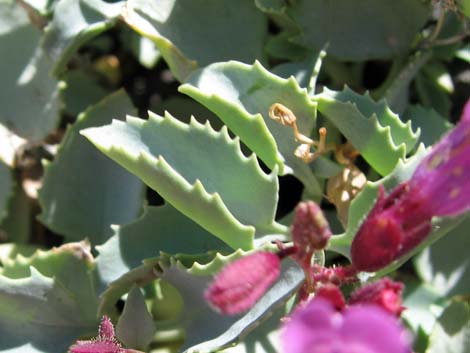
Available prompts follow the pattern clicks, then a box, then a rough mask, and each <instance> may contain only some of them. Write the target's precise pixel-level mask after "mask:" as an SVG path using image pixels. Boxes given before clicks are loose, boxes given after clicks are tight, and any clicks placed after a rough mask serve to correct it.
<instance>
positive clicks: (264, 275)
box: [204, 252, 281, 315]
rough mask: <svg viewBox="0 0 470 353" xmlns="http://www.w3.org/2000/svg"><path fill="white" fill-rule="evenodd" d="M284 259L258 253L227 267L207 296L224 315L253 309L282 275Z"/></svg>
mask: <svg viewBox="0 0 470 353" xmlns="http://www.w3.org/2000/svg"><path fill="white" fill-rule="evenodd" d="M280 269H281V261H280V259H279V256H277V255H276V254H273V253H270V252H256V253H254V254H251V255H248V256H245V257H243V258H241V259H238V260H236V261H234V262H232V263H231V264H228V265H227V266H225V267H224V268H223V269H222V271H221V272H219V273H218V274H217V276H216V277H215V279H214V281H213V282H212V283H211V284H210V286H209V288H207V290H206V292H205V294H204V297H205V298H206V300H207V301H208V302H209V303H210V304H211V305H212V306H214V307H215V308H216V309H218V310H219V311H220V312H222V313H224V314H229V315H234V314H238V313H241V312H243V311H245V310H247V309H249V308H251V307H252V306H253V305H254V304H255V303H256V301H257V300H258V299H259V298H261V296H263V294H264V293H265V292H266V290H267V289H268V288H269V287H270V286H271V285H272V284H273V282H274V281H275V280H276V279H277V278H278V277H279V273H280Z"/></svg>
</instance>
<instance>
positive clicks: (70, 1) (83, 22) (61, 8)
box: [42, 0, 124, 76]
mask: <svg viewBox="0 0 470 353" xmlns="http://www.w3.org/2000/svg"><path fill="white" fill-rule="evenodd" d="M123 6H124V1H120V2H115V3H109V2H106V1H102V0H79V1H77V0H59V1H58V2H57V5H56V6H55V8H54V17H53V19H52V21H51V22H50V23H49V25H48V26H47V27H46V29H45V35H44V39H43V41H42V46H43V48H44V50H45V51H47V53H48V54H49V55H50V56H51V57H52V59H53V60H54V68H53V74H54V75H55V76H59V75H60V74H62V73H63V71H64V70H65V68H66V65H67V63H68V62H69V60H70V58H71V57H72V55H74V54H75V52H76V51H77V50H78V49H79V48H80V46H82V45H83V44H84V43H86V42H87V41H89V40H90V39H92V38H94V37H96V36H97V35H99V34H100V33H103V32H104V31H106V30H108V29H109V28H111V27H113V26H114V25H115V24H116V22H117V20H118V17H119V15H120V14H121V9H122V7H123Z"/></svg>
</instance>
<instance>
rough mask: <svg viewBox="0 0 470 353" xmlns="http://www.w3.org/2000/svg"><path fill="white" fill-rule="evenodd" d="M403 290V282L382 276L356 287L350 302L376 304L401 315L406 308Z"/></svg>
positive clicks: (352, 303)
mask: <svg viewBox="0 0 470 353" xmlns="http://www.w3.org/2000/svg"><path fill="white" fill-rule="evenodd" d="M402 292H403V284H402V283H400V282H394V281H392V280H391V279H389V278H382V279H380V280H378V281H375V282H372V283H368V284H366V285H364V286H362V287H361V288H358V289H356V290H355V291H354V292H353V293H352V294H351V297H350V298H349V304H350V305H354V304H367V305H369V304H375V305H377V306H379V307H381V308H382V309H384V310H385V311H387V312H389V313H390V314H392V315H396V316H400V314H401V312H402V311H403V310H404V309H405V308H404V307H403V305H402Z"/></svg>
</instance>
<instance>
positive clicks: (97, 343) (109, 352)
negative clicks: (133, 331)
mask: <svg viewBox="0 0 470 353" xmlns="http://www.w3.org/2000/svg"><path fill="white" fill-rule="evenodd" d="M98 332H99V335H98V337H97V338H95V339H93V340H90V341H77V342H76V343H75V344H74V345H73V346H72V347H70V350H69V351H70V353H124V352H125V350H124V349H122V348H121V344H120V343H119V342H118V341H117V340H116V337H115V335H114V326H113V324H112V323H111V320H110V319H109V318H108V317H107V316H103V319H102V320H101V324H100V328H99V331H98Z"/></svg>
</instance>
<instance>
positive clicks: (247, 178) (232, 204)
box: [82, 113, 286, 249]
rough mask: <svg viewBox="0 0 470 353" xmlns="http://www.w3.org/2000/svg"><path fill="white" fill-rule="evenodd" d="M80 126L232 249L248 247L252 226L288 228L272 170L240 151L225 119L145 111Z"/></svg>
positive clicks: (266, 229)
mask: <svg viewBox="0 0 470 353" xmlns="http://www.w3.org/2000/svg"><path fill="white" fill-rule="evenodd" d="M82 134H83V135H84V136H86V137H87V138H88V139H89V140H90V141H91V142H92V143H94V144H95V146H96V147H98V148H99V149H100V150H101V151H102V152H103V153H104V154H106V155H107V156H109V157H111V158H112V159H114V160H115V161H117V162H118V163H120V164H121V165H122V166H124V167H125V168H127V169H128V170H129V171H131V172H132V173H134V174H136V175H137V176H139V177H140V178H141V179H142V180H143V181H144V182H145V183H146V184H147V185H149V186H150V187H152V188H153V189H155V190H156V191H157V192H158V193H159V194H160V195H161V196H162V197H163V198H164V199H165V200H167V201H168V202H169V203H171V204H172V205H173V206H174V207H175V208H176V209H178V210H179V211H181V212H182V213H183V214H185V215H187V216H188V217H190V218H191V219H192V220H194V221H195V222H196V223H198V224H199V225H201V226H202V227H204V228H205V229H207V230H208V231H210V232H211V233H213V234H214V235H216V236H217V237H219V238H220V239H222V240H223V241H224V242H225V243H227V244H228V245H230V246H231V247H232V248H234V249H236V248H242V249H251V248H252V247H253V236H254V235H255V232H256V235H257V236H261V235H266V234H273V233H274V234H275V233H285V232H286V229H285V227H284V226H281V225H279V224H278V223H276V222H275V221H274V214H275V210H276V203H277V191H278V183H277V176H276V173H275V171H274V172H273V173H271V174H270V175H266V174H265V173H264V172H263V171H262V170H261V168H260V167H259V165H258V162H257V161H256V157H255V156H254V155H251V156H250V157H249V158H247V157H245V156H243V155H242V153H241V151H240V146H239V142H238V141H237V140H236V139H235V140H232V139H231V138H230V136H229V135H228V132H227V129H226V128H225V127H224V128H223V129H222V130H221V131H219V132H217V131H215V130H213V129H212V127H211V126H210V125H209V124H206V125H202V124H200V123H198V122H197V121H196V120H195V119H192V120H191V121H190V123H189V124H184V123H182V122H180V121H178V120H176V119H175V118H173V117H172V116H171V115H169V114H168V113H167V114H165V117H164V118H163V117H160V116H158V115H155V114H153V113H150V118H149V120H147V121H144V120H141V119H137V118H133V117H128V118H127V122H126V123H123V122H121V121H116V120H115V121H113V123H112V124H111V125H107V126H103V127H99V128H90V129H86V130H82Z"/></svg>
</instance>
